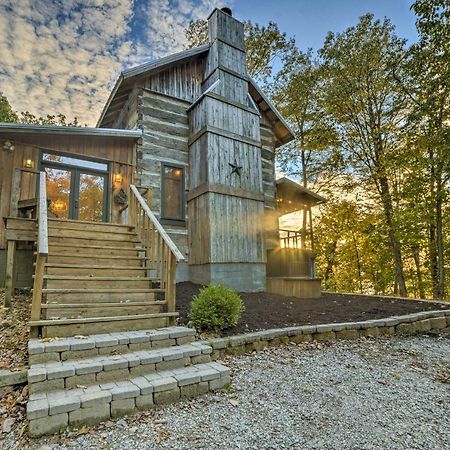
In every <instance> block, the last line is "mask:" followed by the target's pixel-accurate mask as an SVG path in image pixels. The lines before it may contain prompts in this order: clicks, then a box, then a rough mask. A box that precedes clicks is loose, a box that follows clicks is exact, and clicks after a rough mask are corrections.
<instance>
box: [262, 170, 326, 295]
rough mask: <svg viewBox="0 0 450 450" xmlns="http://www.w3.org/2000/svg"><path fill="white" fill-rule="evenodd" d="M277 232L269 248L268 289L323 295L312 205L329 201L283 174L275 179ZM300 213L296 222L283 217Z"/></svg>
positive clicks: (280, 291)
mask: <svg viewBox="0 0 450 450" xmlns="http://www.w3.org/2000/svg"><path fill="white" fill-rule="evenodd" d="M276 185H277V210H276V218H277V221H278V235H277V239H276V240H275V241H274V243H275V245H273V246H272V248H270V249H268V250H267V266H266V273H267V291H268V292H270V293H274V294H280V295H287V296H293V297H303V298H317V297H320V295H321V283H320V278H318V277H317V275H316V268H315V254H314V230H313V226H312V208H313V207H314V206H317V205H319V204H321V203H323V202H325V201H326V199H325V198H324V197H322V196H321V195H319V194H317V193H315V192H313V191H311V190H309V189H307V188H305V187H303V186H302V185H300V184H298V183H296V182H295V181H293V180H290V179H289V178H287V177H283V178H281V179H278V180H277V181H276ZM294 212H296V213H297V216H298V217H296V219H295V224H294V225H290V224H286V223H285V222H286V221H284V220H283V217H285V216H286V215H288V214H291V213H294Z"/></svg>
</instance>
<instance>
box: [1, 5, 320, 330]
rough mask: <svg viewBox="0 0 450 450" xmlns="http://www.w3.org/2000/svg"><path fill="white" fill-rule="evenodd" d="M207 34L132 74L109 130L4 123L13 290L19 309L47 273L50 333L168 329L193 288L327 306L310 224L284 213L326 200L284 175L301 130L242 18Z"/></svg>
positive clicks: (107, 114)
mask: <svg viewBox="0 0 450 450" xmlns="http://www.w3.org/2000/svg"><path fill="white" fill-rule="evenodd" d="M208 34H209V42H208V44H206V45H202V46H200V47H197V48H194V49H190V50H186V51H184V52H181V53H177V54H174V55H171V56H168V57H165V58H161V59H159V60H156V61H152V62H149V63H145V64H143V65H140V66H137V67H134V68H131V69H127V70H125V71H123V72H122V73H121V75H120V76H119V78H118V80H117V82H116V84H115V86H114V89H113V90H112V92H111V94H110V96H109V99H108V101H107V103H106V105H105V107H104V109H103V111H102V113H101V116H100V118H99V120H98V123H97V128H70V127H54V126H35V125H16V124H0V151H1V158H2V160H1V162H2V164H1V192H0V194H1V197H0V215H1V216H2V218H3V221H2V223H1V224H0V269H1V270H0V272H1V274H0V281H1V280H5V281H4V282H5V284H6V286H7V300H6V301H7V302H8V299H9V298H10V293H11V291H12V288H13V287H14V286H17V287H19V286H26V285H31V275H32V274H33V273H34V275H35V276H34V281H33V284H34V292H33V314H32V325H33V326H35V327H36V328H39V330H44V334H47V335H55V334H58V335H63V334H73V333H76V332H79V331H80V330H83V331H84V332H86V330H90V329H91V328H92V329H95V330H98V329H99V323H100V324H103V325H102V327H101V328H100V329H103V330H108V329H110V328H111V329H138V328H139V327H141V328H142V327H143V326H147V327H148V326H164V325H166V324H168V323H170V322H171V321H172V320H173V317H175V316H176V313H175V305H174V301H175V291H174V289H175V282H179V281H192V282H194V283H200V284H204V285H207V284H210V283H223V284H225V285H228V286H230V287H233V288H235V289H237V290H238V291H247V292H257V291H264V290H266V289H267V290H269V291H271V292H279V293H289V292H290V293H291V294H290V295H303V296H305V295H307V296H310V297H317V296H320V280H318V279H317V278H316V276H315V272H314V256H313V248H312V243H313V239H312V234H311V230H310V231H308V233H306V230H305V229H303V230H300V231H298V230H297V235H295V237H293V238H292V239H291V237H292V236H294V235H293V234H292V232H289V233H288V234H287V235H286V232H285V231H283V230H280V227H279V218H280V216H282V215H283V214H286V213H287V212H291V211H294V210H302V211H304V213H303V214H309V223H310V222H311V215H310V214H311V213H310V211H311V207H313V206H314V205H316V204H318V203H320V202H322V201H324V199H323V198H322V197H320V196H318V195H317V194H314V193H313V192H311V191H308V190H307V189H305V188H302V186H300V185H298V184H297V183H295V182H293V181H291V180H287V179H284V180H281V181H276V179H275V151H276V149H277V148H278V147H279V146H281V145H283V144H286V143H288V142H290V141H291V140H292V139H294V135H293V132H292V131H291V129H290V128H289V126H288V124H287V123H286V121H285V120H284V119H283V117H282V116H281V115H280V113H279V112H278V111H277V110H276V108H275V107H274V106H273V104H272V103H271V102H270V100H269V99H268V98H267V97H266V96H265V95H264V93H263V92H262V91H261V90H260V88H259V87H258V86H257V85H256V83H255V82H254V81H253V80H252V79H251V78H250V77H249V75H248V73H247V62H246V50H245V43H244V29H243V24H242V23H241V22H239V21H238V20H236V19H235V18H234V17H232V15H231V14H230V11H229V10H219V9H215V10H214V11H213V13H212V14H211V15H210V17H209V18H208ZM287 205H289V206H287ZM304 223H306V222H304ZM303 228H305V227H303ZM308 236H309V237H308ZM294 242H295V245H294V244H293V243H294ZM33 264H34V265H33ZM27 283H28V284H27ZM287 284H289V286H290V287H289V288H287ZM292 286H295V288H294V289H291V287H292ZM305 286H306V287H305ZM124 299H126V300H127V301H126V302H125V303H124ZM131 304H132V306H130V305H131ZM89 324H90V325H89ZM83 327H84V328H83Z"/></svg>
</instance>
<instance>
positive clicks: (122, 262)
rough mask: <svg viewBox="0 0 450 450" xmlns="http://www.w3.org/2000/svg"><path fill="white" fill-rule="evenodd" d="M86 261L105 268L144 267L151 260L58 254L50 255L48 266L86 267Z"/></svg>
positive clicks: (142, 257)
mask: <svg viewBox="0 0 450 450" xmlns="http://www.w3.org/2000/svg"><path fill="white" fill-rule="evenodd" d="M86 259H87V260H88V261H89V263H90V264H92V265H99V266H103V267H116V264H118V266H119V267H131V268H133V267H142V265H141V264H142V263H144V262H145V261H148V260H150V258H146V257H144V256H117V255H98V254H95V255H93V254H88V253H63V254H61V253H58V254H50V255H49V256H48V259H47V261H48V264H55V265H56V264H58V265H59V264H61V265H64V264H69V265H71V264H75V265H80V266H84V263H86Z"/></svg>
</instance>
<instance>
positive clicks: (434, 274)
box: [428, 220, 439, 299]
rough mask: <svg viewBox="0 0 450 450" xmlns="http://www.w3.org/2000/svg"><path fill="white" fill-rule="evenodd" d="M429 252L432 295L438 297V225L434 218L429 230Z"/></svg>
mask: <svg viewBox="0 0 450 450" xmlns="http://www.w3.org/2000/svg"><path fill="white" fill-rule="evenodd" d="M428 234H429V237H428V253H429V265H430V276H431V283H432V296H433V298H434V299H436V298H438V285H439V279H438V260H437V246H436V225H435V224H434V220H433V222H432V223H430V226H429V230H428Z"/></svg>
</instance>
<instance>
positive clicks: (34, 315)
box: [31, 172, 48, 321]
mask: <svg viewBox="0 0 450 450" xmlns="http://www.w3.org/2000/svg"><path fill="white" fill-rule="evenodd" d="M37 226H38V232H37V256H36V268H35V273H34V283H33V300H32V304H31V321H36V320H40V318H41V303H42V288H43V283H44V270H45V263H46V262H47V257H48V223H47V186H46V175H45V172H41V173H40V174H39V197H38V214H37Z"/></svg>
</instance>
